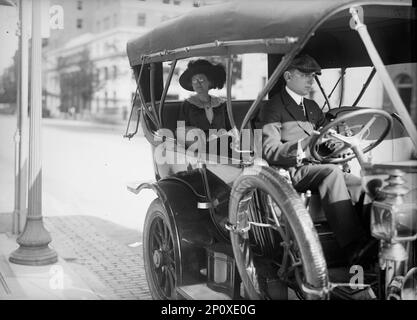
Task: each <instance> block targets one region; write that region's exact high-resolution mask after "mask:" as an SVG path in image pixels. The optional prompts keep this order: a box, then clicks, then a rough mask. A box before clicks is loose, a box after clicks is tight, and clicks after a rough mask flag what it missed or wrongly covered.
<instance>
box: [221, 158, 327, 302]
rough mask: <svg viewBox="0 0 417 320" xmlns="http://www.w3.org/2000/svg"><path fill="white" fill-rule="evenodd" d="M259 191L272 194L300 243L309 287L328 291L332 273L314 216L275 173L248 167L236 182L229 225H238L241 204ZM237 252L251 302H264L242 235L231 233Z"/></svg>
mask: <svg viewBox="0 0 417 320" xmlns="http://www.w3.org/2000/svg"><path fill="white" fill-rule="evenodd" d="M254 189H258V190H261V191H263V192H265V193H267V194H269V195H270V196H271V197H272V199H273V200H274V201H275V203H276V204H277V205H278V206H279V207H280V209H281V210H282V212H283V213H284V214H285V216H286V218H287V220H288V223H289V224H290V227H291V229H292V231H293V234H294V236H295V238H296V239H295V241H296V242H297V244H298V247H299V250H300V254H301V260H302V264H303V272H304V277H305V281H306V282H307V284H308V285H309V287H313V288H315V289H317V290H321V289H327V287H328V271H327V265H326V261H325V258H324V255H323V250H322V247H321V243H320V241H319V238H318V235H317V232H316V229H315V228H314V224H313V222H312V220H311V217H310V214H309V213H308V211H307V209H306V208H305V206H304V204H303V202H302V201H301V199H300V197H299V195H298V193H297V192H296V191H295V190H294V188H293V187H292V186H291V185H290V184H289V183H288V182H287V181H286V180H285V179H284V178H283V177H281V176H280V175H279V174H278V173H277V172H276V171H275V170H273V169H271V168H269V167H264V166H262V167H260V166H254V167H248V168H246V169H245V170H244V171H243V173H242V175H241V176H239V177H238V179H236V181H235V182H234V184H233V188H232V191H231V195H230V202H229V222H230V223H231V224H232V225H235V224H236V222H237V212H238V206H239V202H240V200H241V199H242V197H243V196H244V195H245V194H247V193H248V192H249V191H250V190H254ZM230 238H231V242H232V247H233V253H234V256H235V259H236V264H237V267H238V270H239V274H240V277H241V279H242V282H243V284H244V286H245V289H246V291H247V294H248V295H249V298H250V299H261V297H260V296H259V294H258V293H257V292H256V290H255V288H254V286H253V284H252V282H251V281H250V279H249V277H248V275H247V273H246V271H245V268H244V261H243V258H242V255H241V254H240V250H239V235H238V234H237V233H235V232H233V231H230ZM306 299H309V300H310V299H311V300H318V299H328V294H325V295H323V296H322V297H320V296H318V295H314V294H306Z"/></svg>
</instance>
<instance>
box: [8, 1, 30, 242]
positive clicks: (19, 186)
mask: <svg viewBox="0 0 417 320" xmlns="http://www.w3.org/2000/svg"><path fill="white" fill-rule="evenodd" d="M29 5H30V3H29V0H19V6H18V8H19V28H18V36H19V48H18V55H17V66H18V73H17V74H18V81H17V127H16V133H15V136H14V142H15V205H14V212H13V225H12V231H13V233H14V234H19V233H20V232H21V231H22V230H23V227H24V224H25V222H26V208H27V171H28V167H27V166H28V164H27V162H28V159H27V154H28V150H27V149H28V141H27V140H28V130H27V129H28V86H29V81H28V79H29V78H28V76H29V67H28V65H29V50H28V32H27V29H28V25H29V17H28V13H29Z"/></svg>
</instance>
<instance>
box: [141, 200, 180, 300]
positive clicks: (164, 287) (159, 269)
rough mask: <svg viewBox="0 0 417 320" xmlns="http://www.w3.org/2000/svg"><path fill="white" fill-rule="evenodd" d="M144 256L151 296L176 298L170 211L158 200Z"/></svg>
mask: <svg viewBox="0 0 417 320" xmlns="http://www.w3.org/2000/svg"><path fill="white" fill-rule="evenodd" d="M143 256H144V264H145V272H146V278H147V280H148V286H149V290H150V291H151V295H152V297H153V298H154V299H156V300H171V299H176V290H175V287H176V275H175V250H174V242H173V237H172V230H171V228H170V225H169V222H168V220H167V214H166V212H165V209H164V207H163V206H162V204H161V201H160V200H159V199H155V200H154V201H153V202H152V203H151V205H150V206H149V209H148V212H147V214H146V219H145V225H144V232H143Z"/></svg>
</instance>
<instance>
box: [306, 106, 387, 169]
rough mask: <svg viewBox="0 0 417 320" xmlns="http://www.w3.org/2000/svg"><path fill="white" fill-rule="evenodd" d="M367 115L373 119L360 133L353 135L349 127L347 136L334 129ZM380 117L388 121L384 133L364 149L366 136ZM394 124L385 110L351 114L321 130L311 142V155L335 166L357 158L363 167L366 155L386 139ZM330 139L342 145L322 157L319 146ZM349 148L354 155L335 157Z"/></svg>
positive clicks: (337, 119) (360, 111) (358, 111)
mask: <svg viewBox="0 0 417 320" xmlns="http://www.w3.org/2000/svg"><path fill="white" fill-rule="evenodd" d="M366 114H369V115H372V118H371V119H370V120H369V121H368V122H367V123H366V124H365V125H363V126H362V127H361V128H360V130H359V132H357V133H356V134H353V133H352V132H351V130H350V128H349V127H347V128H348V130H346V132H345V134H347V135H343V134H340V133H337V132H336V130H334V128H335V127H338V126H339V125H344V126H346V120H348V119H351V118H354V117H356V116H359V115H366ZM378 116H382V117H383V118H384V119H385V120H386V121H385V123H386V126H385V128H384V131H383V132H382V134H381V135H380V136H379V137H378V139H377V140H376V141H374V142H371V143H370V144H369V145H367V146H366V147H365V148H363V149H362V146H361V144H362V143H363V142H364V141H365V138H364V136H365V134H366V133H367V132H368V130H369V128H370V127H371V126H372V125H373V123H374V122H375V120H376V119H377V117H378ZM392 124H393V120H392V117H391V115H390V114H389V113H388V112H386V111H384V110H375V109H363V110H356V111H353V112H350V113H348V114H345V115H343V116H341V117H340V118H336V119H335V120H333V121H332V122H330V123H328V124H327V125H326V126H325V127H324V128H323V129H321V130H320V134H318V135H315V136H313V138H312V140H311V142H310V154H311V155H312V156H313V157H314V158H315V159H316V160H318V161H320V162H323V163H334V164H337V163H344V162H347V161H349V160H351V159H353V158H354V157H357V158H358V161H359V163H360V164H361V165H363V164H364V163H365V160H364V154H365V153H366V152H368V151H370V150H372V149H373V148H375V147H376V146H377V145H378V144H380V143H381V142H382V141H383V140H384V139H385V137H386V136H387V134H388V133H389V131H390V129H391V127H392ZM349 132H350V133H351V135H349ZM329 139H332V140H333V141H337V142H338V144H340V146H338V147H336V148H334V149H333V150H332V151H331V153H329V154H326V155H321V154H320V153H319V150H318V146H319V144H321V143H322V142H324V140H329ZM349 148H350V149H351V150H352V151H353V152H354V153H353V154H350V155H347V156H345V157H335V156H337V155H340V154H341V152H343V151H345V150H346V149H349Z"/></svg>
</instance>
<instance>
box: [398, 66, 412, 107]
mask: <svg viewBox="0 0 417 320" xmlns="http://www.w3.org/2000/svg"><path fill="white" fill-rule="evenodd" d="M394 83H395V86H396V87H397V90H398V93H399V95H400V97H401V99H402V101H403V103H404V105H405V107H406V108H407V111H408V113H410V111H411V100H412V97H413V79H412V78H411V77H410V76H409V75H408V74H405V73H402V74H400V75H398V76H397V77H396V78H395V79H394Z"/></svg>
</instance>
